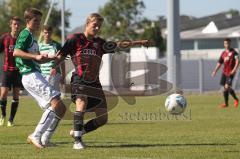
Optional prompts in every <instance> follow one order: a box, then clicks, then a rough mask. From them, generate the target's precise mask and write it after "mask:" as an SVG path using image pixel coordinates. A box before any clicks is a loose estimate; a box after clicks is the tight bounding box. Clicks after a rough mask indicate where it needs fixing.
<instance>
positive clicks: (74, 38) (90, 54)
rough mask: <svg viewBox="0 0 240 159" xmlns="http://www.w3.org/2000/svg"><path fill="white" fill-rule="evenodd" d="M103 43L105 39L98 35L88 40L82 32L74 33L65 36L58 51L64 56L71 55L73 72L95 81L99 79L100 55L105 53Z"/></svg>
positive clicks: (89, 80)
mask: <svg viewBox="0 0 240 159" xmlns="http://www.w3.org/2000/svg"><path fill="white" fill-rule="evenodd" d="M104 43H105V40H104V39H102V38H100V37H96V38H93V39H92V40H89V39H87V38H86V36H85V35H84V34H82V33H76V34H73V35H70V36H69V37H68V38H67V40H66V42H65V44H64V46H63V47H62V49H61V50H60V52H61V55H63V56H64V57H66V56H67V55H70V56H71V60H72V62H73V65H74V67H75V72H74V73H76V74H78V75H79V76H80V77H82V78H83V79H84V80H87V81H88V82H95V81H99V71H100V65H101V61H102V56H103V54H105V53H106V52H105V51H104V49H103V45H104Z"/></svg>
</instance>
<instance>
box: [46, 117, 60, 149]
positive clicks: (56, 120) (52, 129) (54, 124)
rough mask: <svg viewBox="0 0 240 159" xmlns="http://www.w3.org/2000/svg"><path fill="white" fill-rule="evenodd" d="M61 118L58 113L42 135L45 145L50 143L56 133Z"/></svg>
mask: <svg viewBox="0 0 240 159" xmlns="http://www.w3.org/2000/svg"><path fill="white" fill-rule="evenodd" d="M60 120H61V119H60V117H58V116H57V115H56V116H55V117H54V118H53V120H52V122H51V124H50V126H49V127H48V128H47V130H46V131H45V132H44V133H43V135H42V138H41V141H42V144H43V145H46V144H48V143H49V141H50V138H51V137H52V135H53V134H54V132H55V130H56V128H57V126H58V123H59V121H60Z"/></svg>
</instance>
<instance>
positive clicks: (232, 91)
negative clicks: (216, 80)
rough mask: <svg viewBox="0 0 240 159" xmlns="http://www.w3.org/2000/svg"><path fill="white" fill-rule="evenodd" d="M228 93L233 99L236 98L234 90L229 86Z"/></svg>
mask: <svg viewBox="0 0 240 159" xmlns="http://www.w3.org/2000/svg"><path fill="white" fill-rule="evenodd" d="M229 93H230V94H231V96H232V97H233V98H234V99H235V100H238V98H237V96H236V94H235V92H234V90H233V89H232V88H229Z"/></svg>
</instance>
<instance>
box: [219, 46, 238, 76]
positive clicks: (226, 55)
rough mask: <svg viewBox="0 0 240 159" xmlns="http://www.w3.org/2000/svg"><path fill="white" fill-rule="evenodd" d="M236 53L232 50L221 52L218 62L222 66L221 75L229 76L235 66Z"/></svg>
mask: <svg viewBox="0 0 240 159" xmlns="http://www.w3.org/2000/svg"><path fill="white" fill-rule="evenodd" d="M236 59H238V53H237V52H236V51H235V50H234V49H232V48H231V49H229V50H225V51H223V52H222V54H221V56H220V58H219V60H218V62H219V63H220V64H223V65H224V66H223V74H225V75H226V76H230V73H231V71H232V69H233V68H234V66H235V63H236Z"/></svg>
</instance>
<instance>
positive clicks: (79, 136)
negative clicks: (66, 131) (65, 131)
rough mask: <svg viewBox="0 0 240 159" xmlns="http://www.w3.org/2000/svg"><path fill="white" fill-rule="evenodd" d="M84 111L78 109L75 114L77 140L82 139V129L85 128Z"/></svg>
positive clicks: (74, 122) (75, 135)
mask: <svg viewBox="0 0 240 159" xmlns="http://www.w3.org/2000/svg"><path fill="white" fill-rule="evenodd" d="M83 115H84V113H83V112H80V111H76V112H74V116H73V124H74V137H75V141H81V140H82V130H83Z"/></svg>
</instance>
